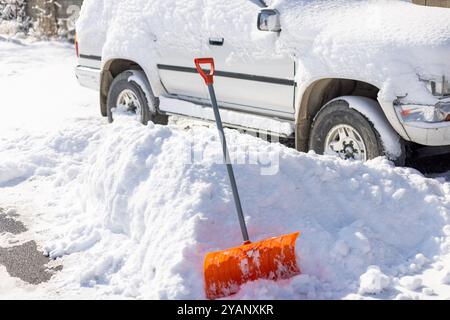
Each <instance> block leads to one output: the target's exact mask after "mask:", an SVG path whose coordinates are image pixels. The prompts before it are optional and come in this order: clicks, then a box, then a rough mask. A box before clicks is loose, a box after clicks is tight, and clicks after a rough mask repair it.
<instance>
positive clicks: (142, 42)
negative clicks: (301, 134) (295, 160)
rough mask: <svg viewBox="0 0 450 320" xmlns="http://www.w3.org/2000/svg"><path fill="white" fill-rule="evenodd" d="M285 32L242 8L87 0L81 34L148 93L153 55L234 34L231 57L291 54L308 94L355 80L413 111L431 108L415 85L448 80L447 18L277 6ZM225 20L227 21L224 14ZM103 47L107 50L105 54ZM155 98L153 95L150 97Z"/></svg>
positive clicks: (383, 7) (418, 10) (302, 0)
mask: <svg viewBox="0 0 450 320" xmlns="http://www.w3.org/2000/svg"><path fill="white" fill-rule="evenodd" d="M270 4H271V6H272V7H273V8H276V9H278V10H279V11H280V13H281V22H282V29H283V30H282V32H281V33H280V36H279V37H278V36H277V35H276V34H274V33H269V32H266V33H262V32H259V31H258V30H256V28H255V25H256V17H257V13H258V10H259V7H258V6H257V5H255V4H254V2H251V1H248V0H237V1H222V0H192V1H185V0H167V1H148V0H118V1H114V2H113V1H106V0H86V1H85V3H84V5H83V9H82V14H81V18H80V19H79V21H78V25H77V30H78V34H79V39H80V45H81V48H82V51H84V52H85V53H86V54H99V52H100V51H102V53H103V61H104V62H105V61H107V60H108V59H110V58H115V57H127V58H133V59H135V60H138V61H137V62H138V63H140V64H141V65H142V66H143V67H144V69H145V70H146V72H147V74H148V75H149V78H150V81H151V83H152V84H153V85H154V86H159V84H158V83H159V79H158V75H157V70H156V63H155V61H157V59H158V54H161V53H160V52H159V50H158V49H161V48H162V47H164V48H173V49H174V50H180V48H181V49H182V48H189V49H190V50H191V51H192V50H194V51H195V52H198V55H206V54H209V53H210V52H209V51H208V50H207V49H204V48H203V49H202V48H201V46H198V47H197V45H198V44H200V43H203V42H204V41H205V39H206V38H207V37H208V36H211V35H210V30H215V31H214V32H215V33H217V34H221V33H222V34H226V35H231V36H229V37H227V41H229V42H230V43H232V44H233V46H234V47H235V49H236V50H235V51H233V52H231V53H230V56H229V57H228V61H232V59H233V57H235V56H244V57H245V59H255V60H256V59H258V58H259V57H261V56H267V55H277V54H280V53H289V54H291V55H295V59H296V60H297V61H298V72H297V81H298V84H299V87H300V89H305V88H306V87H307V86H308V85H310V84H311V83H312V82H313V81H315V80H317V79H320V78H329V77H338V78H350V79H359V80H362V81H366V82H369V83H372V84H373V85H376V86H377V87H378V88H380V89H381V92H380V99H382V100H386V101H392V100H393V99H395V98H396V96H403V95H406V94H408V99H410V100H411V101H413V102H417V103H435V102H436V99H435V98H434V97H432V96H431V94H430V93H429V92H428V91H427V90H426V88H425V86H424V84H423V83H422V82H419V81H418V79H419V75H420V76H428V75H432V76H442V75H444V74H445V75H447V77H450V10H449V9H444V8H434V7H425V6H418V5H414V4H412V3H410V2H409V1H401V0H377V1H375V0H350V1H349V0H314V1H310V0H273V1H270ZM224 12H226V13H228V14H227V15H224ZM103 44H104V45H103ZM156 91H158V88H156Z"/></svg>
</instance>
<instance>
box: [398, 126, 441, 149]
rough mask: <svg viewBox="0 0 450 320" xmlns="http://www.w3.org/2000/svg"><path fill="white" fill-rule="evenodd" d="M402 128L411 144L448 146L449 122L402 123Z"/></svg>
mask: <svg viewBox="0 0 450 320" xmlns="http://www.w3.org/2000/svg"><path fill="white" fill-rule="evenodd" d="M403 127H404V129H405V131H406V133H407V135H408V136H409V138H410V140H411V141H412V142H415V143H418V144H421V145H424V146H450V122H442V123H423V122H417V123H404V124H403Z"/></svg>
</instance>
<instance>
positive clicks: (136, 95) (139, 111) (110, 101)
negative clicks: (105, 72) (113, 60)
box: [107, 70, 156, 125]
mask: <svg viewBox="0 0 450 320" xmlns="http://www.w3.org/2000/svg"><path fill="white" fill-rule="evenodd" d="M134 76H135V71H131V70H129V71H124V72H122V73H121V74H119V75H118V76H117V77H116V78H115V79H114V80H113V82H112V83H111V87H110V88H109V93H108V98H107V116H108V121H109V122H113V121H114V117H115V116H116V115H118V114H119V113H120V114H126V115H130V116H132V117H133V118H135V119H137V120H138V121H139V122H140V123H142V124H144V125H147V124H148V122H149V121H154V120H155V118H156V115H155V113H152V112H151V111H150V110H151V109H153V108H150V103H151V101H149V100H154V99H156V98H155V97H154V96H151V97H148V95H151V94H152V93H151V90H146V89H145V88H142V84H140V83H139V81H136V78H135V77H134Z"/></svg>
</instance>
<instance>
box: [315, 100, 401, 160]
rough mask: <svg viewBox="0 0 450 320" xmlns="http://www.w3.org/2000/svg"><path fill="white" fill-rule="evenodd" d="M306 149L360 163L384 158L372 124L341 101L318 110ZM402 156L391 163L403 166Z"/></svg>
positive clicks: (385, 153) (383, 151)
mask: <svg viewBox="0 0 450 320" xmlns="http://www.w3.org/2000/svg"><path fill="white" fill-rule="evenodd" d="M309 149H310V150H313V151H315V152H316V153H317V154H321V155H323V154H327V155H336V156H339V157H340V158H341V159H355V160H361V161H366V160H370V159H374V158H376V157H379V156H386V155H387V152H386V150H385V148H384V146H383V140H382V137H381V136H380V133H379V132H378V131H377V130H376V129H375V126H374V125H373V123H372V122H371V121H370V120H369V119H368V118H367V117H366V116H364V115H363V114H361V113H360V112H358V111H357V110H355V109H353V108H350V107H349V105H348V103H347V102H346V101H344V100H336V101H332V102H330V103H329V104H328V105H326V106H325V107H323V108H322V109H321V110H320V111H319V113H318V114H317V116H316V117H315V119H314V121H313V125H312V129H311V134H310V139H309ZM404 154H405V152H404V151H403V152H402V155H401V156H399V157H398V158H396V159H391V160H393V161H394V162H395V163H396V164H397V165H404V162H405V159H404Z"/></svg>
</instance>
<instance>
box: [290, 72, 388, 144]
mask: <svg viewBox="0 0 450 320" xmlns="http://www.w3.org/2000/svg"><path fill="white" fill-rule="evenodd" d="M379 91H380V89H379V88H378V87H377V86H375V85H373V84H371V83H369V82H365V81H361V80H356V79H346V78H322V79H318V80H315V81H313V82H311V83H310V84H309V85H307V86H305V88H304V89H303V90H302V89H300V90H299V100H298V101H297V102H296V118H295V120H296V132H295V138H296V139H295V140H296V142H295V145H296V149H297V150H299V151H303V152H306V151H308V141H309V136H310V133H311V126H312V122H313V120H314V118H315V116H316V115H317V113H318V112H319V111H320V110H321V109H322V107H324V106H325V105H326V104H328V103H329V102H330V101H332V100H333V99H335V98H338V97H341V96H360V97H366V98H368V99H372V100H373V101H377V98H378V93H379Z"/></svg>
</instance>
